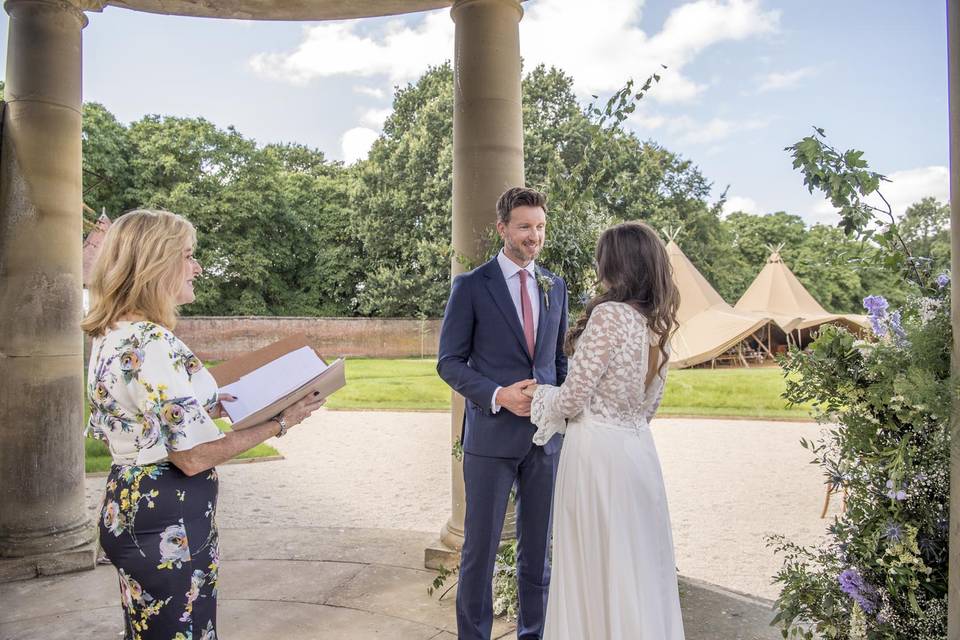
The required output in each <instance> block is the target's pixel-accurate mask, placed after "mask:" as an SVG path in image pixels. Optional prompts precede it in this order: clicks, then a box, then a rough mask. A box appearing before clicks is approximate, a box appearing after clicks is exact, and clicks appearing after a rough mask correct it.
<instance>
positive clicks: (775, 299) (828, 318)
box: [734, 247, 869, 335]
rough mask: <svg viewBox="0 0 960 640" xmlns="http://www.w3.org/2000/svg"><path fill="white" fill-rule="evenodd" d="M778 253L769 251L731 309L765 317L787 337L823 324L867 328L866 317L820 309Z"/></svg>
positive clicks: (774, 250) (775, 250) (776, 249)
mask: <svg viewBox="0 0 960 640" xmlns="http://www.w3.org/2000/svg"><path fill="white" fill-rule="evenodd" d="M779 249H780V248H773V247H770V251H771V253H770V257H769V258H767V264H766V265H764V267H763V269H762V270H761V271H760V273H759V274H758V275H757V277H756V278H755V279H754V281H753V283H752V284H751V285H750V286H749V287H748V288H747V290H746V291H745V292H744V294H743V296H742V297H741V298H740V300H739V301H738V302H737V304H736V305H735V306H734V309H736V310H737V311H742V312H745V313H759V314H763V315H766V316H769V317H770V318H772V319H773V321H774V322H776V323H777V326H779V327H780V328H781V329H783V331H784V333H786V334H787V335H789V334H791V332H795V331H800V330H803V329H809V328H812V327H817V326H820V325H822V324H826V323H834V324H842V325H845V326H847V327H849V328H851V329H854V330H857V331H859V330H860V329H861V328H866V327H868V326H869V324H868V322H867V318H866V316H860V315H854V314H837V313H830V312H828V311H827V310H826V309H824V308H823V307H822V306H821V305H820V303H819V302H817V301H816V300H815V299H814V297H813V296H812V295H810V292H809V291H807V289H806V287H804V286H803V285H802V284H801V283H800V281H799V280H797V276H795V275H793V272H792V271H790V269H789V268H788V267H787V265H786V264H784V262H783V258H781V257H780V251H779Z"/></svg>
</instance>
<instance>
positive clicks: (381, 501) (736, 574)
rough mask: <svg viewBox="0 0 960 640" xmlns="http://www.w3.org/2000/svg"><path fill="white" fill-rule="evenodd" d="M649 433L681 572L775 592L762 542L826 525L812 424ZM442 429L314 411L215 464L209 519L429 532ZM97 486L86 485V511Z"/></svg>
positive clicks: (440, 491) (383, 416)
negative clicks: (253, 459) (257, 459)
mask: <svg viewBox="0 0 960 640" xmlns="http://www.w3.org/2000/svg"><path fill="white" fill-rule="evenodd" d="M653 431H654V437H655V440H656V443H657V447H658V449H659V453H660V456H661V460H662V464H663V473H664V479H665V481H666V485H667V493H668V496H669V500H670V510H671V519H672V521H673V529H674V543H675V546H676V550H677V565H678V566H679V568H680V571H681V573H683V574H684V575H687V576H691V577H694V578H699V579H701V580H706V581H708V582H712V583H714V584H719V585H722V586H724V587H727V588H730V589H735V590H738V591H743V592H746V593H751V594H755V595H760V596H764V597H768V598H772V597H775V596H776V593H777V592H776V589H775V588H774V587H773V586H771V585H770V584H769V576H770V575H772V574H773V573H774V572H775V571H776V570H777V568H778V567H779V562H778V561H777V559H776V558H774V557H773V556H772V554H771V552H770V550H769V549H767V548H766V547H765V543H764V540H763V537H764V535H765V534H768V533H783V534H786V535H787V536H789V537H791V538H792V539H794V540H796V541H799V542H803V543H812V542H815V541H816V540H817V539H818V538H819V537H820V536H821V535H822V533H823V531H824V527H825V526H826V523H827V521H825V520H820V518H819V515H820V508H821V506H822V502H823V479H822V477H821V475H820V472H819V469H818V467H816V466H813V465H810V464H808V460H809V454H807V452H806V451H805V450H804V449H802V448H801V447H800V445H799V444H798V441H799V439H800V438H801V437H808V438H810V437H815V436H816V434H817V432H818V427H817V425H814V424H808V423H788V422H761V421H752V420H751V421H746V420H703V419H667V418H664V419H660V420H656V421H655V422H654V424H653ZM449 433H450V418H449V415H448V414H446V413H392V412H334V411H326V410H321V411H320V412H318V413H317V414H316V415H315V416H314V417H312V418H311V419H310V420H308V421H307V422H306V423H304V424H303V425H300V426H298V427H297V428H295V429H293V430H291V432H290V433H289V434H288V435H287V436H286V437H284V438H282V439H280V440H272V441H270V444H272V445H273V446H274V447H276V448H277V449H278V450H279V451H280V452H281V453H282V454H283V455H284V456H285V457H286V459H285V460H282V461H276V462H263V463H253V464H239V465H225V466H222V467H221V468H220V479H221V485H220V486H221V493H220V506H219V508H218V514H217V515H218V522H219V524H220V526H221V527H224V528H227V527H234V528H235V527H253V526H262V525H270V524H272V525H276V526H323V527H364V528H368V527H369V528H381V529H405V530H411V531H426V532H438V533H439V531H440V527H441V526H442V525H443V523H444V522H445V521H446V519H447V517H448V516H449V514H450V442H449ZM103 483H104V479H103V478H102V477H91V478H88V480H87V496H88V503H89V504H90V505H91V510H92V509H94V508H95V507H94V505H96V503H97V502H98V501H99V496H100V495H102V491H103ZM838 502H839V501H838V500H834V503H833V504H832V508H833V510H835V509H836V508H837V506H838V504H837V503H838Z"/></svg>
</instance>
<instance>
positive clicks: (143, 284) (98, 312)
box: [80, 209, 197, 337]
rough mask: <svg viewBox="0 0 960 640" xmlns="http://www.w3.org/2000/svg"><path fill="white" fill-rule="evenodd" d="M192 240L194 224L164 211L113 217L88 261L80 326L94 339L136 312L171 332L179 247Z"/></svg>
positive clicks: (180, 281)
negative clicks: (87, 299)
mask: <svg viewBox="0 0 960 640" xmlns="http://www.w3.org/2000/svg"><path fill="white" fill-rule="evenodd" d="M196 240H197V232H196V231H195V230H194V228H193V225H192V224H190V222H189V221H188V220H187V219H186V218H184V217H183V216H179V215H177V214H175V213H170V212H169V211H157V210H149V209H136V210H134V211H130V212H128V213H125V214H123V215H122V216H120V217H119V218H117V219H116V220H115V221H114V223H113V225H111V227H110V228H109V229H108V230H107V234H106V237H104V239H103V244H102V245H101V247H100V255H98V256H97V261H96V262H95V263H94V265H93V275H92V277H91V281H90V283H89V285H90V297H91V300H92V305H91V307H90V312H89V313H87V316H86V317H85V318H84V319H83V322H82V323H81V324H80V327H81V328H82V329H83V330H84V331H85V332H86V333H88V334H89V335H90V336H92V337H98V336H102V335H103V334H104V333H106V332H107V330H108V329H110V328H112V327H113V326H114V325H115V324H116V322H117V320H118V319H119V318H121V317H123V316H125V315H128V314H135V315H142V316H144V317H145V318H146V319H147V320H149V321H151V322H155V323H157V324H159V325H161V326H164V327H166V328H168V329H171V330H172V329H173V328H174V327H175V326H176V324H177V304H176V296H177V293H178V292H179V290H180V287H181V286H182V284H183V250H184V247H185V246H193V244H194V243H195V242H196Z"/></svg>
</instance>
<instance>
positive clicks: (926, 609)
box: [770, 130, 957, 640]
mask: <svg viewBox="0 0 960 640" xmlns="http://www.w3.org/2000/svg"><path fill="white" fill-rule="evenodd" d="M818 135H819V136H820V137H822V135H823V134H822V131H819V130H818ZM810 140H813V142H810ZM819 144H820V143H819V142H818V141H817V140H815V139H810V138H807V139H805V140H804V141H802V142H801V143H798V145H795V146H794V147H791V149H793V150H794V152H795V154H796V155H797V157H799V158H800V159H799V160H798V161H797V162H798V163H799V166H802V168H803V170H804V173H805V181H806V182H807V183H808V184H811V185H814V186H818V187H819V186H821V185H828V186H827V187H825V191H827V192H829V193H832V194H833V195H832V196H831V198H832V200H833V201H834V204H835V205H836V206H838V208H840V209H841V213H842V215H843V219H844V227H845V228H846V229H847V230H848V231H849V232H851V233H860V234H861V237H866V238H870V237H871V234H870V233H869V231H868V227H869V225H870V224H872V223H873V215H874V213H875V212H876V211H877V210H876V209H874V208H872V207H869V206H867V205H864V204H863V202H862V200H861V198H862V197H863V196H865V195H866V194H868V193H870V192H872V191H874V190H876V188H877V185H878V184H879V179H878V177H877V176H876V175H875V174H868V173H867V172H866V163H865V162H864V161H863V160H862V157H861V154H859V152H850V151H848V152H846V153H844V154H842V155H841V154H836V153H835V152H833V151H832V150H829V149H826V150H824V149H823V148H822V147H818V145H819ZM818 149H819V150H818ZM817 154H822V157H821V156H818V155H817ZM811 158H813V160H811ZM818 158H819V159H818ZM838 174H840V175H839V176H838ZM929 204H930V203H927V205H929ZM925 206H926V205H925ZM926 208H928V209H929V208H930V207H926ZM886 213H887V214H890V215H891V217H892V213H891V212H890V211H887V212H886ZM935 213H936V212H934V213H933V214H930V213H923V214H922V215H923V216H926V217H933V215H934V214H935ZM912 215H914V216H915V217H916V216H918V215H919V214H918V212H917V211H914V212H912ZM893 226H894V225H893V224H891V227H893ZM920 235H922V234H920ZM873 237H874V238H876V236H873ZM878 245H879V248H878V249H877V252H878V253H879V254H880V256H879V258H880V259H879V260H875V261H873V262H874V264H877V265H879V266H880V267H882V268H883V269H884V270H885V271H886V274H887V276H888V277H898V276H900V275H902V274H904V273H907V274H909V275H911V276H913V277H915V280H914V281H913V282H912V284H911V285H910V287H909V289H908V290H907V296H906V302H905V303H904V305H903V307H902V308H901V309H899V310H896V311H889V310H888V301H886V300H884V299H883V298H881V297H879V296H877V297H871V298H868V299H865V300H864V305H865V306H866V307H867V308H868V310H869V311H870V319H871V324H872V327H873V334H872V336H871V337H869V338H868V339H866V340H863V339H858V338H856V337H855V336H853V335H851V334H850V333H849V332H847V331H846V330H845V329H842V328H838V327H832V326H827V327H824V328H823V329H822V330H821V331H820V334H819V336H818V338H817V339H816V340H815V341H814V342H813V343H812V345H811V346H810V348H809V349H808V351H806V352H801V351H798V350H796V349H794V350H793V351H791V353H790V354H789V357H787V358H785V359H783V360H782V362H781V364H782V366H783V368H784V371H785V373H786V379H787V389H786V392H785V394H784V397H785V398H786V399H787V400H788V401H790V402H792V403H800V402H803V403H810V404H812V405H813V406H814V411H815V413H816V415H817V417H818V419H819V420H820V421H821V422H822V423H823V424H825V425H827V430H826V431H825V433H824V435H823V436H822V437H821V438H820V439H819V440H818V441H816V442H808V441H803V442H802V443H801V444H802V445H803V446H804V447H805V448H806V449H808V450H809V451H810V452H811V453H812V454H813V456H814V460H813V462H814V463H815V464H818V465H820V466H821V467H822V468H823V470H824V473H825V475H826V477H827V479H828V482H829V483H830V484H831V485H833V487H834V488H843V490H844V492H845V496H846V501H845V509H844V511H843V513H842V514H841V515H839V516H838V517H836V518H835V519H834V521H833V523H832V524H831V526H830V527H829V529H828V534H829V535H828V538H827V540H826V542H825V543H824V544H822V545H820V546H817V547H812V548H807V547H801V546H799V545H796V544H794V543H792V542H790V541H788V540H786V539H785V538H783V537H782V536H774V537H772V538H771V540H770V543H771V545H772V546H774V547H776V550H777V551H778V552H780V553H782V554H783V556H784V564H783V567H782V569H781V570H780V571H779V572H778V574H777V575H776V576H775V578H774V579H775V581H776V582H778V583H779V584H780V586H781V593H780V597H779V598H778V599H777V603H776V608H777V610H778V613H777V617H776V618H775V620H774V623H775V624H778V625H780V627H781V629H782V632H783V636H784V637H788V636H789V637H803V638H813V637H814V636H815V634H817V635H818V637H825V638H844V639H847V638H849V639H851V640H852V639H868V640H880V639H883V640H886V639H891V640H892V639H895V638H912V639H917V640H933V639H934V638H942V637H945V636H946V600H947V560H948V529H949V527H948V514H949V509H948V499H949V495H948V492H949V484H950V483H949V477H950V476H949V458H950V451H949V447H950V443H949V416H950V407H951V404H952V402H953V401H955V399H956V394H957V387H956V383H955V381H953V380H952V379H951V375H950V349H951V346H952V342H953V337H952V332H951V325H950V315H949V314H950V287H949V278H948V276H947V275H946V274H942V275H941V276H940V277H939V278H937V279H936V280H934V279H933V278H930V277H929V275H928V274H929V265H927V266H922V265H921V264H920V263H918V262H916V261H912V260H911V259H910V254H909V253H908V252H909V248H908V246H907V245H906V244H905V243H904V242H903V239H902V238H901V237H900V236H899V234H898V233H897V232H896V231H894V232H892V233H891V232H890V231H889V230H888V231H885V232H884V233H883V238H881V240H880V241H878Z"/></svg>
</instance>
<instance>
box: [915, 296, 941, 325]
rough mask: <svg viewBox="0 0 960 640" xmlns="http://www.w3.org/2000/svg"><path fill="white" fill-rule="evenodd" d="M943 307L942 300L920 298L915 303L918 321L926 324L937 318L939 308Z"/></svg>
mask: <svg viewBox="0 0 960 640" xmlns="http://www.w3.org/2000/svg"><path fill="white" fill-rule="evenodd" d="M941 306H943V301H942V300H937V299H936V298H920V299H919V300H918V301H917V312H918V313H919V315H920V321H921V322H923V324H926V323H928V322H930V321H931V320H933V319H934V318H935V317H936V316H937V312H938V311H939V310H940V307H941Z"/></svg>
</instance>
